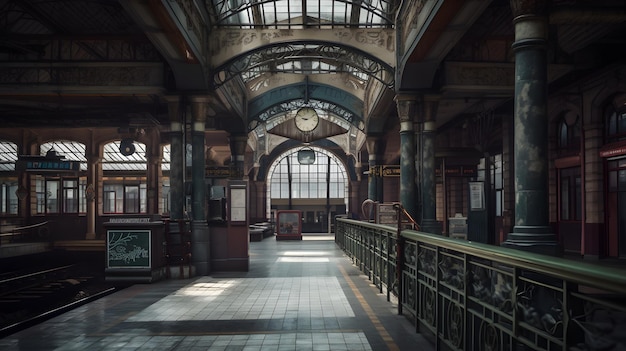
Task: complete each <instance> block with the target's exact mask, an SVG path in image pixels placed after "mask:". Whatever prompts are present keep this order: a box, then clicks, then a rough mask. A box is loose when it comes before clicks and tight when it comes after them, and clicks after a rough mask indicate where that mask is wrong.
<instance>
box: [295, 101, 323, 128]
mask: <svg viewBox="0 0 626 351" xmlns="http://www.w3.org/2000/svg"><path fill="white" fill-rule="evenodd" d="M294 119H295V122H296V128H298V129H299V130H301V131H303V132H310V131H312V130H313V129H315V128H316V127H317V124H318V123H319V116H318V115H317V112H316V111H315V109H314V108H311V107H303V108H301V109H299V110H298V112H297V113H296V117H295V118H294Z"/></svg>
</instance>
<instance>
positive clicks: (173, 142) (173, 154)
mask: <svg viewBox="0 0 626 351" xmlns="http://www.w3.org/2000/svg"><path fill="white" fill-rule="evenodd" d="M166 100H167V102H168V110H169V117H170V158H171V160H170V218H171V219H172V220H178V219H183V211H184V208H185V184H184V181H185V178H184V168H185V162H184V157H185V155H184V153H183V124H182V121H181V115H180V97H179V96H168V97H166Z"/></svg>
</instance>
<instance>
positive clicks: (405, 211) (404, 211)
mask: <svg viewBox="0 0 626 351" xmlns="http://www.w3.org/2000/svg"><path fill="white" fill-rule="evenodd" d="M393 207H394V208H395V209H396V211H401V212H402V213H403V214H404V215H405V216H406V218H408V219H409V222H411V223H412V224H413V225H414V226H415V230H420V225H419V224H418V223H417V221H416V220H415V219H413V216H411V215H410V214H409V212H407V210H406V208H404V206H402V204H401V203H399V202H396V203H394V204H393ZM398 218H401V215H400V213H398Z"/></svg>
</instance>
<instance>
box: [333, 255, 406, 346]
mask: <svg viewBox="0 0 626 351" xmlns="http://www.w3.org/2000/svg"><path fill="white" fill-rule="evenodd" d="M339 271H341V274H342V275H343V277H344V278H345V279H346V282H347V283H348V286H350V289H352V292H353V293H354V296H356V299H357V300H358V301H359V303H360V304H361V306H362V307H363V310H364V311H365V313H366V314H367V316H368V317H369V319H370V321H371V322H372V324H373V325H374V328H376V331H377V332H378V335H380V336H381V338H382V339H383V341H385V343H386V344H387V347H388V348H389V350H391V351H399V350H400V348H399V347H398V345H396V343H395V341H393V338H392V337H391V335H389V333H388V332H387V329H385V327H384V326H383V324H382V323H381V322H380V320H379V319H378V317H377V316H376V313H374V310H373V309H372V308H371V307H370V305H369V304H368V303H367V301H365V298H364V297H363V295H362V294H361V292H360V291H359V289H358V288H357V287H356V285H355V284H354V282H353V281H352V279H351V278H350V276H349V275H348V273H347V272H346V270H345V269H344V268H343V267H341V266H339Z"/></svg>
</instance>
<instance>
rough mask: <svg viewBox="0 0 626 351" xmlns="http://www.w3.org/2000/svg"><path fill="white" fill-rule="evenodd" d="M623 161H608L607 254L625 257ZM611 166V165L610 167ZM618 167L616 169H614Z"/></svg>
mask: <svg viewBox="0 0 626 351" xmlns="http://www.w3.org/2000/svg"><path fill="white" fill-rule="evenodd" d="M624 163H625V162H624V161H623V160H620V162H617V161H611V162H609V167H610V168H613V169H611V170H610V171H609V189H608V190H609V193H608V194H607V195H608V196H607V203H606V206H607V231H608V243H607V244H608V255H609V256H610V257H625V258H626V169H624V168H622V167H620V166H624V165H625V164H624ZM611 166H613V167H611ZM616 166H617V167H616ZM615 168H618V169H615Z"/></svg>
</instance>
